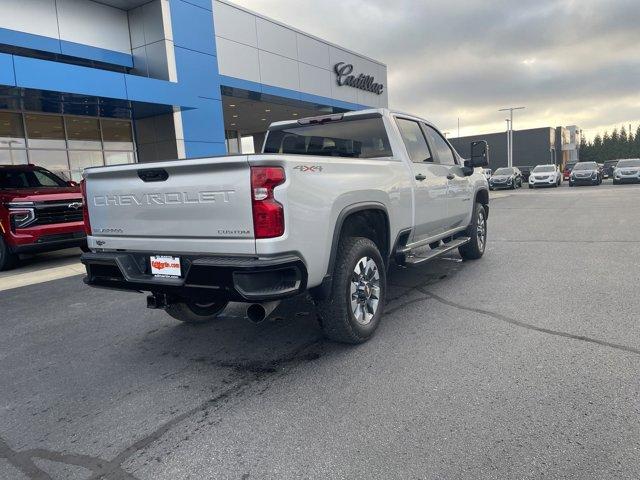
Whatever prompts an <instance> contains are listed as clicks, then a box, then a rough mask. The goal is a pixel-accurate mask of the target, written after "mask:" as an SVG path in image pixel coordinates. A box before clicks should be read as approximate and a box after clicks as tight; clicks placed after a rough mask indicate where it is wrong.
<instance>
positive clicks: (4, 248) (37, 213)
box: [0, 165, 87, 270]
mask: <svg viewBox="0 0 640 480" xmlns="http://www.w3.org/2000/svg"><path fill="white" fill-rule="evenodd" d="M86 244H87V241H86V235H85V232H84V218H83V213H82V192H81V191H80V186H79V185H78V184H77V183H75V182H68V181H66V180H64V179H62V178H60V177H58V176H57V175H54V174H53V173H51V172H50V171H48V170H45V169H44V168H41V167H36V166H34V165H0V270H7V269H9V268H11V267H12V266H13V265H14V263H15V261H16V260H17V259H18V255H19V254H21V253H35V252H44V251H50V250H58V249H62V248H69V247H81V248H86Z"/></svg>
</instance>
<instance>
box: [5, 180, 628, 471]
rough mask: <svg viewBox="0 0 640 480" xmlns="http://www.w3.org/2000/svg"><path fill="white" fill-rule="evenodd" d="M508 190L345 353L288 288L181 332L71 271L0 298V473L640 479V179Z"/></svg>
mask: <svg viewBox="0 0 640 480" xmlns="http://www.w3.org/2000/svg"><path fill="white" fill-rule="evenodd" d="M506 193H507V195H499V196H497V197H499V198H495V199H494V200H493V201H492V204H491V213H490V216H489V243H488V246H487V251H486V254H485V256H484V257H483V258H482V259H481V260H479V261H475V262H460V261H458V260H459V259H458V257H456V256H452V257H450V258H446V259H441V260H438V261H436V262H434V263H431V264H429V265H426V266H422V267H419V268H415V269H407V270H401V269H394V270H393V271H392V273H391V275H390V281H391V283H392V289H391V292H390V297H391V301H390V302H389V303H388V305H387V314H386V317H385V319H384V321H383V324H382V325H381V328H380V329H379V331H378V333H377V335H376V336H375V337H374V338H373V339H372V340H371V341H370V342H368V343H366V344H364V345H360V346H357V347H352V346H343V345H336V344H331V343H326V342H324V341H323V340H322V339H321V338H320V331H319V328H318V327H317V324H316V321H315V316H314V314H313V306H312V305H311V304H310V303H309V302H308V301H306V300H305V299H304V298H300V299H296V300H295V301H292V302H288V303H287V304H283V305H282V306H281V307H279V308H278V310H277V311H276V313H275V316H274V317H273V318H272V319H271V320H269V321H267V322H264V323H263V324H260V325H257V326H256V325H253V324H251V323H249V322H248V321H246V320H244V319H243V318H242V313H243V312H242V311H241V310H240V309H239V308H233V307H232V308H230V309H229V311H228V313H227V315H226V317H225V318H224V319H223V320H221V321H220V322H219V323H217V324H214V325H210V326H204V327H199V328H194V327H186V326H184V325H180V324H178V323H177V322H175V321H173V320H172V319H170V318H169V317H168V316H166V315H164V314H163V313H162V312H158V311H152V310H147V309H146V308H145V307H144V297H143V296H141V295H137V294H128V293H119V292H111V291H102V290H95V289H89V288H86V287H85V286H84V285H83V283H82V281H81V276H70V277H67V278H62V279H58V280H54V281H49V282H44V283H37V284H33V285H28V286H24V287H20V288H15V289H11V290H6V291H0V325H1V326H2V335H0V387H1V388H0V478H1V479H8V480H9V479H10V480H20V479H25V478H28V479H50V478H51V479H65V480H66V479H88V478H92V479H105V480H106V479H108V480H115V479H129V480H132V479H139V480H143V479H144V480H146V479H149V480H151V479H154V480H157V479H172V480H175V479H205V478H207V479H209V478H211V479H214V478H215V479H250V478H256V479H266V478H273V479H284V478H318V479H325V478H348V479H355V478H363V479H376V478H380V479H390V478H414V479H432V478H433V479H436V478H438V479H441V478H469V479H477V478H575V479H602V478H629V479H637V478H640V401H639V393H640V382H638V378H639V377H638V372H639V369H640V324H639V323H638V313H639V312H640V295H638V284H640V268H639V264H638V258H640V215H638V209H637V206H638V205H640V186H636V185H628V186H616V187H613V186H612V185H607V184H604V185H602V186H599V187H579V188H571V189H570V188H568V186H567V185H566V184H564V185H563V187H561V188H558V189H546V190H528V189H522V190H517V191H515V192H506Z"/></svg>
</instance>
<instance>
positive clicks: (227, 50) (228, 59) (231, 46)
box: [216, 37, 260, 82]
mask: <svg viewBox="0 0 640 480" xmlns="http://www.w3.org/2000/svg"><path fill="white" fill-rule="evenodd" d="M216 47H217V51H218V71H219V72H220V75H228V76H229V77H235V78H241V79H243V80H251V81H252V82H260V61H259V59H258V49H257V48H253V47H250V46H248V45H244V44H242V43H238V42H234V41H231V40H227V39H225V38H221V37H218V38H216Z"/></svg>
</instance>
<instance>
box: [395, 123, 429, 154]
mask: <svg viewBox="0 0 640 480" xmlns="http://www.w3.org/2000/svg"><path fill="white" fill-rule="evenodd" d="M396 122H397V123H398V128H399V129H400V135H401V136H402V140H403V141H404V144H405V146H406V147H407V152H408V153H409V158H410V159H411V161H412V162H413V163H423V162H433V157H432V156H431V152H430V151H429V146H428V145H427V141H426V140H425V138H424V134H423V133H422V130H421V129H420V125H418V122H414V121H413V120H405V119H403V118H397V119H396Z"/></svg>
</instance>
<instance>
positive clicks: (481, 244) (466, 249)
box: [458, 203, 487, 260]
mask: <svg viewBox="0 0 640 480" xmlns="http://www.w3.org/2000/svg"><path fill="white" fill-rule="evenodd" d="M465 235H466V236H467V237H469V238H470V239H471V240H470V241H469V243H465V244H464V245H462V246H461V247H459V248H458V252H460V256H461V257H462V258H464V259H465V260H477V259H478V258H480V257H482V255H483V254H484V249H485V248H486V246H487V211H486V210H485V209H484V206H483V205H482V204H480V203H476V205H475V207H474V210H473V217H472V218H471V223H470V224H469V226H468V227H467V230H466V231H465Z"/></svg>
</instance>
